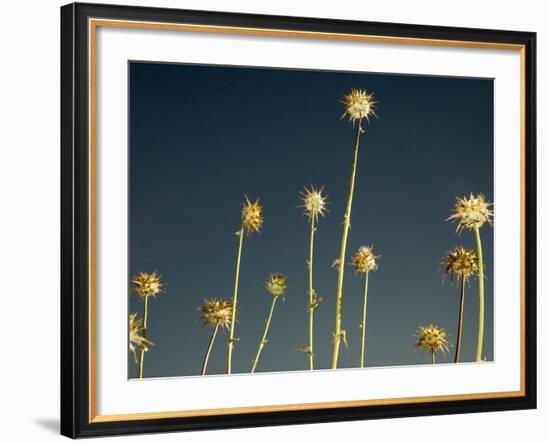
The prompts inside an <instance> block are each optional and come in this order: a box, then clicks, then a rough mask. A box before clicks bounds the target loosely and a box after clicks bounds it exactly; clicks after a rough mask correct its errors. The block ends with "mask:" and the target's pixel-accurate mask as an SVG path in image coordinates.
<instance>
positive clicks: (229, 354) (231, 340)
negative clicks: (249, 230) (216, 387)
mask: <svg viewBox="0 0 550 442" xmlns="http://www.w3.org/2000/svg"><path fill="white" fill-rule="evenodd" d="M237 235H238V236H239V249H238V251H237V266H236V270H235V285H234V288H233V307H232V309H231V326H230V328H229V340H228V342H227V374H231V357H232V355H233V343H234V340H235V338H234V333H235V312H236V311H237V293H238V291H239V269H240V267H241V252H242V249H243V236H244V227H241V230H239V232H238V233H237Z"/></svg>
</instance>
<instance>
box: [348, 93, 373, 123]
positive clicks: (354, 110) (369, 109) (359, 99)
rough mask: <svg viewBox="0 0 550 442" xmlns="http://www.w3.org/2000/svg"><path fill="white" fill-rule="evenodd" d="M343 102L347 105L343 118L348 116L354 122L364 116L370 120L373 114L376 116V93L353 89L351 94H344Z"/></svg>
mask: <svg viewBox="0 0 550 442" xmlns="http://www.w3.org/2000/svg"><path fill="white" fill-rule="evenodd" d="M342 103H344V106H345V107H346V109H345V111H344V114H343V115H342V118H344V117H345V116H347V117H348V119H349V121H352V122H354V123H355V121H357V120H358V121H359V122H360V121H361V120H362V119H363V118H366V119H367V121H369V120H370V117H371V115H374V116H376V112H375V106H374V105H375V104H376V101H374V94H372V93H371V94H369V93H368V92H367V91H366V90H364V89H352V90H351V92H350V93H349V94H347V95H344V97H343V100H342Z"/></svg>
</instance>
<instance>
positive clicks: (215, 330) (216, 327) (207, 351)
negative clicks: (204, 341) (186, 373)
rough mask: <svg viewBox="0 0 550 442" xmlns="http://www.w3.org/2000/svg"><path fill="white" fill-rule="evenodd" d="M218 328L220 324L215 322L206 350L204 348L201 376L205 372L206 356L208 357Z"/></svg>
mask: <svg viewBox="0 0 550 442" xmlns="http://www.w3.org/2000/svg"><path fill="white" fill-rule="evenodd" d="M218 328H220V326H219V324H216V326H215V327H214V330H213V331H212V337H211V338H210V343H209V344H208V350H206V354H205V355H204V362H203V363H202V370H201V376H204V375H205V374H206V367H207V365H208V358H209V357H210V352H211V351H212V346H213V345H214V340H215V339H216V335H217V334H218Z"/></svg>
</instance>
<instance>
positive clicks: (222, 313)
mask: <svg viewBox="0 0 550 442" xmlns="http://www.w3.org/2000/svg"><path fill="white" fill-rule="evenodd" d="M199 310H200V312H201V316H200V317H201V320H202V323H203V326H205V327H210V328H212V336H211V337H210V342H209V343H208V349H207V350H206V354H205V356H204V362H203V364H202V370H201V375H202V376H204V375H205V374H206V367H207V366H208V359H209V358H210V352H211V351H212V347H213V345H214V341H215V340H216V335H217V334H218V329H220V328H221V329H222V330H223V329H227V330H229V325H230V324H231V314H232V311H233V305H232V304H231V302H230V301H227V300H225V299H206V300H205V301H204V303H203V304H202V305H201V306H200V307H199Z"/></svg>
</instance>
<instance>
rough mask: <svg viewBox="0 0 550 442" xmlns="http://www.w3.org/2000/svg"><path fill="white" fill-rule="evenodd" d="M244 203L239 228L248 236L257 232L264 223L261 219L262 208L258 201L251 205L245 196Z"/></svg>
mask: <svg viewBox="0 0 550 442" xmlns="http://www.w3.org/2000/svg"><path fill="white" fill-rule="evenodd" d="M245 199H246V201H245V202H244V203H243V206H242V210H241V226H242V228H243V229H245V230H246V232H247V233H248V234H250V233H253V232H259V231H260V229H261V228H262V224H263V223H264V219H263V218H262V206H260V203H259V201H260V200H259V199H257V200H256V201H254V202H253V203H252V202H251V201H250V200H249V199H248V197H247V196H246V195H245Z"/></svg>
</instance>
